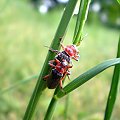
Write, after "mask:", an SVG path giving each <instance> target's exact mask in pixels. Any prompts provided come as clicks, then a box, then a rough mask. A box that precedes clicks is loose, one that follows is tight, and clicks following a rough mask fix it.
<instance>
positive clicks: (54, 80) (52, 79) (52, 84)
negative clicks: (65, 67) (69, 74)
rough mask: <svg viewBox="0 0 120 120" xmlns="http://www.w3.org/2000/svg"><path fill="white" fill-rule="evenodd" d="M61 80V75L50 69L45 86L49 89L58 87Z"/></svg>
mask: <svg viewBox="0 0 120 120" xmlns="http://www.w3.org/2000/svg"><path fill="white" fill-rule="evenodd" d="M61 78H62V74H60V73H59V72H58V71H57V70H56V69H52V71H51V73H50V75H49V77H48V79H47V86H48V88H49V89H54V88H56V87H57V86H58V84H59V81H60V79H61Z"/></svg>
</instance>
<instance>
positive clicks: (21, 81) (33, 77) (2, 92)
mask: <svg viewBox="0 0 120 120" xmlns="http://www.w3.org/2000/svg"><path fill="white" fill-rule="evenodd" d="M35 78H38V74H36V75H32V76H30V77H28V78H26V79H23V80H20V81H19V82H17V83H14V84H13V85H12V86H10V87H9V88H6V89H4V90H2V91H0V95H2V94H4V93H7V92H10V91H11V90H14V89H16V88H17V87H18V86H20V85H23V84H25V83H28V82H30V81H31V80H33V79H35Z"/></svg>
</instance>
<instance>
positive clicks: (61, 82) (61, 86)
mask: <svg viewBox="0 0 120 120" xmlns="http://www.w3.org/2000/svg"><path fill="white" fill-rule="evenodd" d="M62 80H63V78H62V79H60V88H61V89H62V88H63V87H62Z"/></svg>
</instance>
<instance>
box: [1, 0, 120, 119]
mask: <svg viewBox="0 0 120 120" xmlns="http://www.w3.org/2000/svg"><path fill="white" fill-rule="evenodd" d="M62 13H63V8H62V9H61V8H58V9H55V10H53V11H50V12H49V13H47V14H45V15H41V14H40V13H38V12H37V11H36V10H35V9H34V7H33V6H32V5H31V4H30V1H28V0H9V1H7V0H6V1H5V0H0V90H4V89H5V88H8V87H9V86H11V85H13V84H14V83H16V82H18V81H20V80H22V79H24V78H27V77H29V76H31V75H34V74H38V73H39V72H40V70H41V68H42V65H43V62H44V60H45V57H46V54H47V51H48V48H46V47H44V46H45V45H46V46H50V43H51V41H52V39H53V36H54V34H55V31H56V29H57V26H58V23H59V21H60V18H61V15H62ZM75 20H76V17H73V19H72V20H71V23H70V26H69V28H68V33H67V35H66V37H65V42H64V44H65V45H67V44H71V43H72V36H73V33H74V26H75ZM86 33H87V34H88V36H87V37H85V39H84V40H83V41H82V43H81V46H80V47H79V51H80V56H81V58H80V61H79V62H74V67H73V69H72V74H71V76H70V78H71V80H72V79H73V78H75V76H78V75H79V74H81V73H83V72H84V71H86V70H88V69H89V68H91V67H92V66H95V65H96V64H98V63H100V62H101V61H104V60H107V59H111V58H115V57H116V52H117V43H118V38H119V31H118V30H115V29H112V28H108V27H106V26H104V25H103V24H102V23H100V21H99V20H95V21H93V20H92V21H91V22H88V23H86V25H85V28H84V35H85V34H86ZM112 72H113V67H112V68H110V69H108V70H106V71H104V73H103V74H99V75H98V76H96V77H95V78H93V79H94V80H92V81H90V82H88V83H87V84H85V85H83V86H82V87H80V88H78V89H77V90H75V91H74V92H72V93H71V94H70V99H69V110H68V119H69V120H79V119H81V120H102V119H103V114H104V110H105V104H106V101H107V95H108V92H109V87H110V83H111V78H112ZM68 82H69V80H68V79H66V81H65V84H67V83H68ZM35 84H36V79H34V80H32V81H30V82H28V83H26V84H23V85H21V86H19V87H18V88H17V89H14V90H12V91H10V92H7V93H5V94H2V95H1V96H0V120H21V119H22V117H23V115H24V112H25V110H26V107H27V104H28V102H29V99H30V96H31V94H32V91H33V89H34V87H35ZM52 93H53V90H45V92H44V94H43V95H42V97H41V102H40V104H39V105H38V109H37V112H36V120H39V119H40V120H42V119H43V118H44V114H45V111H46V109H47V106H48V104H49V102H50V98H51V96H52ZM65 98H66V97H64V98H63V99H62V100H60V101H59V102H58V106H57V108H56V111H55V114H54V117H53V120H56V119H57V120H63V113H64V106H65V102H64V101H65ZM119 101H120V94H118V96H117V101H116V104H115V109H114V112H113V115H112V119H111V120H119V118H120V114H119V113H120V103H119Z"/></svg>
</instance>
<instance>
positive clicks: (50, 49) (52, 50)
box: [49, 48, 59, 54]
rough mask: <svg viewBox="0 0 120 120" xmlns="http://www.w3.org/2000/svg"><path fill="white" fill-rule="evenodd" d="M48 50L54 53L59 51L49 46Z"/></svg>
mask: <svg viewBox="0 0 120 120" xmlns="http://www.w3.org/2000/svg"><path fill="white" fill-rule="evenodd" d="M49 51H51V52H54V53H56V54H58V53H59V51H58V50H54V49H52V48H49Z"/></svg>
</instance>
